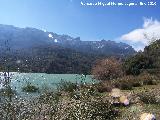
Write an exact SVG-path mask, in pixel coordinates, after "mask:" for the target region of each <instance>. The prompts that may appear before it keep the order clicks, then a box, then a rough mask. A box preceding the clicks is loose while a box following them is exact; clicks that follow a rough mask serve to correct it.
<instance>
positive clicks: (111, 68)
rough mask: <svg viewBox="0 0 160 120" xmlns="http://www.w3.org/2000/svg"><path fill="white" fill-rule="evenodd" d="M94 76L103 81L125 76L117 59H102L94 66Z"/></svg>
mask: <svg viewBox="0 0 160 120" xmlns="http://www.w3.org/2000/svg"><path fill="white" fill-rule="evenodd" d="M92 75H94V78H95V79H97V80H101V81H106V80H112V79H116V78H118V77H121V76H122V75H123V71H122V65H121V63H120V62H119V61H118V60H116V59H115V58H107V59H102V60H99V61H97V62H96V64H95V66H93V68H92Z"/></svg>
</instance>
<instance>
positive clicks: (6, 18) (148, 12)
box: [0, 0, 160, 50]
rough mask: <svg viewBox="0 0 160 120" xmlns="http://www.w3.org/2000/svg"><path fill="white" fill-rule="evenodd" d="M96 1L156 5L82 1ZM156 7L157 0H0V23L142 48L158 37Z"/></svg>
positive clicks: (159, 22) (159, 17)
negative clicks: (118, 4)
mask: <svg viewBox="0 0 160 120" xmlns="http://www.w3.org/2000/svg"><path fill="white" fill-rule="evenodd" d="M98 1H99V2H101V3H108V2H115V3H116V2H121V3H122V2H123V3H131V2H132V3H133V2H134V3H139V2H143V3H148V2H152V1H153V3H155V2H156V5H152V6H151V5H150V6H148V5H146V6H145V5H143V6H139V5H137V6H130V7H129V6H95V5H94V6H91V5H90V6H88V5H86V4H87V3H97V2H98ZM82 4H83V5H82ZM84 4H85V5H84ZM150 4H151V3H150ZM159 11H160V2H159V1H158V0H0V24H7V25H14V26H16V27H22V28H24V27H33V28H38V29H43V30H47V31H49V32H54V33H57V34H67V35H70V36H72V37H81V40H87V41H94V40H102V39H105V40H114V41H116V42H125V43H128V44H130V45H132V46H133V47H134V48H135V49H136V50H143V48H144V46H145V45H147V44H148V43H149V40H150V39H152V38H158V37H160V13H159ZM146 36H147V37H146ZM148 39H149V40H148Z"/></svg>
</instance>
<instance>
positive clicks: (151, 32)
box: [120, 18, 160, 50]
mask: <svg viewBox="0 0 160 120" xmlns="http://www.w3.org/2000/svg"><path fill="white" fill-rule="evenodd" d="M153 38H154V39H159V38H160V21H158V20H153V19H152V18H150V19H147V18H144V23H143V25H142V28H137V29H135V30H132V31H131V32H129V33H127V34H124V35H122V36H121V37H120V39H121V40H125V41H126V42H129V43H130V44H132V45H133V44H134V45H133V47H134V48H135V49H138V50H139V49H141V50H143V48H144V46H146V45H148V43H149V42H151V40H152V39H153ZM139 43H140V44H141V45H139Z"/></svg>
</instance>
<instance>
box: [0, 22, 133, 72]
mask: <svg viewBox="0 0 160 120" xmlns="http://www.w3.org/2000/svg"><path fill="white" fill-rule="evenodd" d="M7 48H9V49H10V52H9V53H7ZM134 53H135V51H134V49H133V48H132V47H131V46H129V45H127V44H125V43H116V42H114V41H111V40H108V41H106V40H101V41H82V40H81V39H80V37H77V38H73V37H71V36H68V35H58V34H56V33H53V32H47V31H43V30H39V29H35V28H18V27H14V26H11V25H1V24H0V60H1V61H0V65H1V67H2V68H1V69H4V66H6V63H7V62H5V60H6V59H8V58H9V61H10V62H9V64H10V65H9V66H11V69H13V70H14V71H15V70H17V68H19V69H20V71H23V72H47V73H89V71H90V68H91V66H92V64H93V63H94V61H95V60H96V59H99V58H103V57H109V56H116V57H121V58H124V57H126V56H129V55H133V54H134ZM17 61H18V62H17Z"/></svg>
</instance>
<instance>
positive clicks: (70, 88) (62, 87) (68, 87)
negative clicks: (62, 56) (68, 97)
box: [57, 80, 78, 92]
mask: <svg viewBox="0 0 160 120" xmlns="http://www.w3.org/2000/svg"><path fill="white" fill-rule="evenodd" d="M57 89H58V91H65V92H74V91H75V90H76V89H78V85H77V83H72V82H70V81H69V82H68V81H64V80H61V82H60V83H59V84H57Z"/></svg>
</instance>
